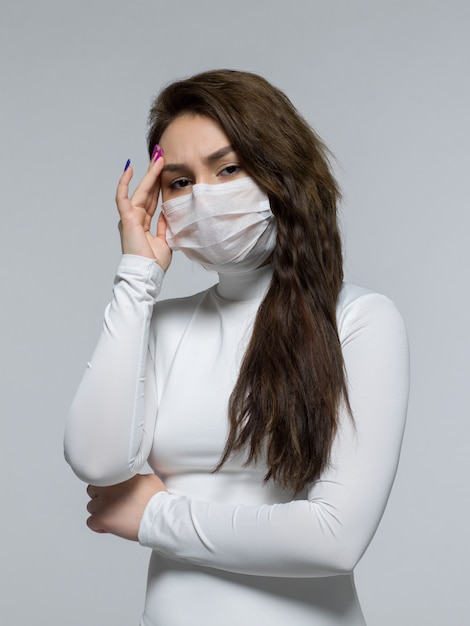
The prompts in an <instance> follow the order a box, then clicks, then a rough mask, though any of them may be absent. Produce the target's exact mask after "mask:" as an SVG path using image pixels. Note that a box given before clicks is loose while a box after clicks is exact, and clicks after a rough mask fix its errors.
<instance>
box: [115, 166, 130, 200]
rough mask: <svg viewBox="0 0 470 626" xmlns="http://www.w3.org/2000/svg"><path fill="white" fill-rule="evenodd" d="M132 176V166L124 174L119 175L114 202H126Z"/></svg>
mask: <svg viewBox="0 0 470 626" xmlns="http://www.w3.org/2000/svg"><path fill="white" fill-rule="evenodd" d="M133 175H134V169H133V167H132V165H130V166H129V167H128V168H127V169H126V170H124V172H123V173H122V174H121V178H120V179H119V182H118V186H117V189H116V202H119V201H122V200H128V198H129V183H130V182H131V179H132V176H133Z"/></svg>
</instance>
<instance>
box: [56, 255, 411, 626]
mask: <svg viewBox="0 0 470 626" xmlns="http://www.w3.org/2000/svg"><path fill="white" fill-rule="evenodd" d="M162 274H163V273H162V272H161V270H160V269H159V267H158V266H157V265H156V264H155V263H154V262H152V261H149V260H148V259H144V258H141V257H135V256H131V255H125V256H124V257H123V259H122V262H121V265H120V268H119V271H118V275H117V278H116V282H115V287H114V297H113V301H112V302H111V304H110V305H109V307H108V308H107V311H106V315H105V324H104V328H103V332H102V334H101V337H100V339H99V342H98V346H97V348H96V351H95V353H94V355H93V358H92V360H91V362H90V364H89V366H88V368H87V371H86V373H85V376H84V378H83V380H82V383H81V385H80V387H79V390H78V392H77V395H76V398H75V400H74V402H73V405H72V408H71V411H70V416H69V420H68V425H67V429H66V437H65V449H66V456H67V459H68V461H69V462H70V463H71V465H72V467H73V469H74V470H75V472H76V473H77V475H78V476H79V477H80V478H81V479H82V480H84V481H86V482H90V483H93V484H97V485H107V484H113V483H117V482H120V481H123V480H126V479H127V478H130V477H131V476H132V475H134V474H135V473H137V472H138V471H139V470H140V469H141V468H142V467H143V465H144V464H145V461H146V460H147V459H148V461H149V463H150V465H151V466H152V468H153V469H154V470H155V471H156V472H158V473H159V474H160V475H161V476H162V478H163V479H164V481H165V483H166V485H167V488H168V492H169V493H160V494H157V495H156V496H154V498H152V500H151V501H150V502H149V504H148V506H147V508H146V511H145V513H144V517H143V519H142V523H141V526H140V530H139V540H140V542H141V544H143V545H146V546H148V547H150V548H152V549H153V552H152V557H151V562H150V568H149V580H148V589H147V599H146V606H145V612H144V615H143V617H142V622H141V623H142V625H145V626H183V625H184V626H188V625H191V626H212V625H216V624H217V626H220V624H224V626H240V624H257V625H258V626H262V625H264V624H266V625H269V626H281V625H282V626H285V624H287V623H288V624H295V626H307V625H308V626H340V625H347V626H359V625H361V626H363V624H364V623H365V622H364V619H363V617H362V613H361V610H360V606H359V603H358V601H357V598H356V593H355V589H354V582H353V576H352V570H353V568H354V566H355V564H356V563H357V561H358V560H359V559H360V557H361V556H362V554H363V552H364V550H365V549H366V547H367V545H368V544H369V542H370V540H371V538H372V536H373V534H374V532H375V530H376V528H377V525H378V523H379V521H380V518H381V516H382V513H383V511H384V508H385V505H386V503H387V499H388V495H389V492H390V489H391V486H392V483H393V479H394V476H395V472H396V467H397V463H398V457H399V452H400V445H401V440H402V435H403V428H404V422H405V414H406V405H407V397H408V349H407V340H406V332H405V329H404V326H403V322H402V320H401V317H400V315H399V314H398V313H397V311H396V309H395V307H394V306H393V304H392V303H391V302H390V300H388V299H387V298H386V297H384V296H381V295H378V294H374V293H371V292H368V291H367V290H364V289H362V288H359V287H354V286H352V285H345V286H344V287H343V289H342V292H341V294H340V298H339V301H338V307H337V318H338V327H339V334H340V338H341V342H342V347H343V354H344V359H345V364H346V370H347V376H348V382H349V393H350V402H351V406H352V409H353V412H354V419H355V421H354V424H353V422H352V421H351V419H350V418H349V416H347V415H346V414H344V415H342V416H341V427H340V431H339V433H338V435H337V438H336V441H335V445H334V449H333V456H332V464H331V468H330V469H329V470H328V471H327V472H325V473H324V475H323V476H322V478H321V480H319V481H318V482H317V483H316V484H314V485H312V486H311V487H310V489H309V490H308V492H306V493H304V494H301V496H300V497H299V498H298V499H296V500H292V497H291V494H290V493H288V492H286V491H282V490H280V489H279V488H278V487H276V486H275V485H273V484H267V485H264V484H263V481H262V477H263V473H264V468H263V467H256V468H253V467H248V468H245V467H243V459H232V460H230V462H229V463H228V464H227V465H226V466H224V468H223V469H222V470H221V471H220V472H219V473H217V474H212V473H211V471H212V469H213V468H214V466H215V465H216V463H217V461H218V459H219V457H220V454H221V451H222V449H223V446H224V443H225V438H226V435H227V420H226V408H227V400H228V395H229V393H230V391H231V389H232V388H233V384H234V382H235V380H236V377H237V372H238V368H239V364H240V359H241V357H242V355H243V352H244V349H245V346H246V342H247V341H248V339H249V336H250V333H251V329H252V323H253V319H254V316H255V315H256V311H257V308H258V306H259V303H260V301H261V299H262V297H263V294H264V293H265V291H266V289H267V286H268V284H269V281H270V277H271V268H270V267H269V266H267V267H263V268H260V269H258V270H255V271H253V272H250V273H248V274H233V275H221V276H220V283H219V285H218V286H216V287H213V288H211V289H209V290H208V291H206V292H203V293H201V294H197V295H195V296H191V297H189V298H182V299H177V300H170V301H165V302H160V303H158V304H156V305H155V301H156V298H157V295H158V290H159V286H160V282H161V280H162Z"/></svg>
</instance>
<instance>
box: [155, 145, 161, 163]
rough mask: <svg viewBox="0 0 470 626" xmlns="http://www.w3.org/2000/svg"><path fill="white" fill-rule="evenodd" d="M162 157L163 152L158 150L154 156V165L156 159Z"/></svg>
mask: <svg viewBox="0 0 470 626" xmlns="http://www.w3.org/2000/svg"><path fill="white" fill-rule="evenodd" d="M161 156H163V150H162V149H161V148H160V150H159V151H158V152H157V154H156V155H155V158H154V161H155V163H156V162H157V161H158V159H159V158H160V157H161Z"/></svg>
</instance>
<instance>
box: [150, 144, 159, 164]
mask: <svg viewBox="0 0 470 626" xmlns="http://www.w3.org/2000/svg"><path fill="white" fill-rule="evenodd" d="M159 150H160V146H159V145H158V143H156V144H155V148H154V149H153V152H152V156H151V157H150V160H151V161H153V157H154V156H155V155H156V154H157V152H158V151H159Z"/></svg>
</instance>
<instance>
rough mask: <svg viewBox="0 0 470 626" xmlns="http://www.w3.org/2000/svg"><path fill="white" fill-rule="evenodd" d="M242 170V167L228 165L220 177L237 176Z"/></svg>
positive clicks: (220, 173)
mask: <svg viewBox="0 0 470 626" xmlns="http://www.w3.org/2000/svg"><path fill="white" fill-rule="evenodd" d="M241 169H242V167H241V165H227V166H226V167H224V169H223V170H220V172H219V176H236V174H238V173H239V172H240V171H241Z"/></svg>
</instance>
